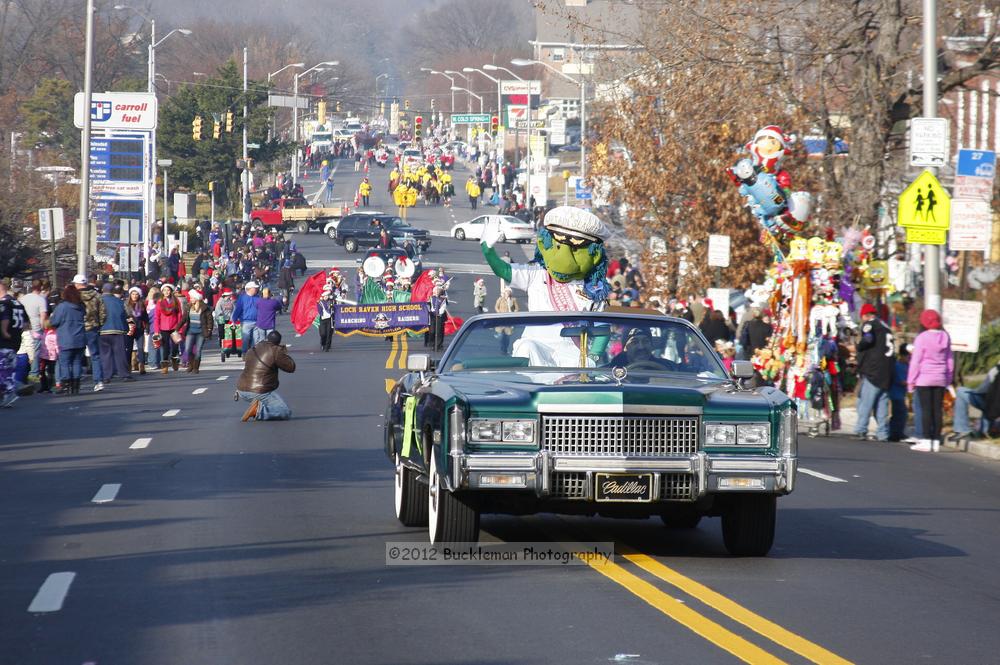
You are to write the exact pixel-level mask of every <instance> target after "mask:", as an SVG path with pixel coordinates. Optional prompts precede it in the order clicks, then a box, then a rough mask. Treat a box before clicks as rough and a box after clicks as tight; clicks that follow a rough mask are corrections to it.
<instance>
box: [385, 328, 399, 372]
mask: <svg viewBox="0 0 1000 665" xmlns="http://www.w3.org/2000/svg"><path fill="white" fill-rule="evenodd" d="M397 353H399V336H398V335H393V336H392V349H391V350H390V351H389V359H388V360H386V361H385V368H386V369H392V368H393V367H394V366H395V365H396V354H397Z"/></svg>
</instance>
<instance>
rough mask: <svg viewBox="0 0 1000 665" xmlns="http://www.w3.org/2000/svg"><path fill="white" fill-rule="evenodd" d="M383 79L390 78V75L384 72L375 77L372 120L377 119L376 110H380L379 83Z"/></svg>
mask: <svg viewBox="0 0 1000 665" xmlns="http://www.w3.org/2000/svg"><path fill="white" fill-rule="evenodd" d="M382 77H386V78H388V77H389V74H387V73H385V72H383V73H381V74H379V75H378V76H376V77H375V96H374V97H373V98H372V119H373V120H374V118H375V109H376V108H378V81H379V79H380V78H382Z"/></svg>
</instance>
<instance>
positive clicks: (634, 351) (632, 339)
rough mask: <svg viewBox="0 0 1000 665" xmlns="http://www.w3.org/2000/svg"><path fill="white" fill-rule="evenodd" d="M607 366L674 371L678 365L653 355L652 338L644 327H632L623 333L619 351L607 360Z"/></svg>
mask: <svg viewBox="0 0 1000 665" xmlns="http://www.w3.org/2000/svg"><path fill="white" fill-rule="evenodd" d="M607 367H628V368H635V369H643V368H645V369H667V370H674V371H676V370H677V369H678V367H679V365H678V364H677V363H675V362H671V361H669V360H666V359H664V358H657V357H656V356H654V355H653V338H652V337H650V335H649V331H648V330H646V329H645V328H632V329H631V330H629V331H628V333H626V335H625V344H624V346H623V348H622V351H621V353H619V354H618V355H616V356H615V357H614V358H612V359H611V361H610V362H608V364H607Z"/></svg>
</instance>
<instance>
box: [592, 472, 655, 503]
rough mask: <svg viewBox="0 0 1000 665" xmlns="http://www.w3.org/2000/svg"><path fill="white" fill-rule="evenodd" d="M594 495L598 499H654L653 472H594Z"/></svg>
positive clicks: (634, 500)
mask: <svg viewBox="0 0 1000 665" xmlns="http://www.w3.org/2000/svg"><path fill="white" fill-rule="evenodd" d="M594 484H595V488H594V497H595V499H596V500H597V501H633V502H636V501H647V502H648V501H652V500H653V474H651V473H597V474H594Z"/></svg>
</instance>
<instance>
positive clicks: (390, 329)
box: [333, 302, 428, 337]
mask: <svg viewBox="0 0 1000 665" xmlns="http://www.w3.org/2000/svg"><path fill="white" fill-rule="evenodd" d="M427 326H428V313H427V304H426V303H422V302H387V303H376V304H371V305H336V306H335V307H334V315H333V329H334V330H335V331H336V332H337V334H338V335H342V336H344V337H350V336H351V335H359V334H360V335H367V336H370V337H384V336H386V335H398V334H401V333H405V332H416V333H423V332H427Z"/></svg>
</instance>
